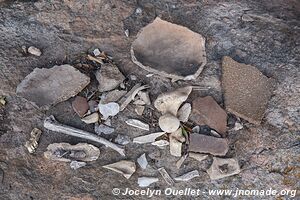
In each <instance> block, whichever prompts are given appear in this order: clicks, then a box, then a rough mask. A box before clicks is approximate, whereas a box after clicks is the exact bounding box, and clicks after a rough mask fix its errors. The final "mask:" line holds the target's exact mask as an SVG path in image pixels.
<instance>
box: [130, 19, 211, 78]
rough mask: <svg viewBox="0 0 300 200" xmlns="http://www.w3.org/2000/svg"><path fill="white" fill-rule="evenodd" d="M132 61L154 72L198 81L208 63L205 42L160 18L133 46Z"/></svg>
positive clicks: (200, 37)
mask: <svg viewBox="0 0 300 200" xmlns="http://www.w3.org/2000/svg"><path fill="white" fill-rule="evenodd" d="M131 58H132V61H133V62H134V63H135V64H137V65H138V66H139V67H141V68H143V69H145V70H147V71H149V72H150V73H155V74H158V75H161V76H164V77H168V78H172V79H185V80H191V79H195V78H196V77H198V76H199V74H200V73H201V71H202V70H203V67H204V65H205V64H206V53H205V39H204V38H203V37H202V36H201V35H200V34H198V33H195V32H193V31H191V30H189V29H188V28H186V27H183V26H180V25H176V24H173V23H170V22H167V21H164V20H161V19H160V18H158V17H157V18H156V19H155V20H154V21H153V22H152V23H150V24H148V25H147V26H146V27H144V28H143V29H142V30H141V31H140V32H139V34H138V36H137V39H136V40H135V41H134V42H133V44H132V46H131Z"/></svg>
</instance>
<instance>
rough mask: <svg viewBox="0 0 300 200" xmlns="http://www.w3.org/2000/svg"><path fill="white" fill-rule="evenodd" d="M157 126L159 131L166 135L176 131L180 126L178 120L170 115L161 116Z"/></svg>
mask: <svg viewBox="0 0 300 200" xmlns="http://www.w3.org/2000/svg"><path fill="white" fill-rule="evenodd" d="M158 124H159V127H160V128H161V130H163V131H165V132H167V133H172V132H174V131H176V130H177V129H178V128H179V126H180V122H179V120H178V119H177V118H176V117H175V116H174V115H172V114H170V113H167V114H165V115H162V116H161V117H160V118H159V120H158Z"/></svg>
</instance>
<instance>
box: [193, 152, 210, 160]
mask: <svg viewBox="0 0 300 200" xmlns="http://www.w3.org/2000/svg"><path fill="white" fill-rule="evenodd" d="M189 157H190V158H194V159H195V160H197V161H199V162H201V161H203V160H205V159H206V158H207V157H208V155H206V154H202V153H194V152H189Z"/></svg>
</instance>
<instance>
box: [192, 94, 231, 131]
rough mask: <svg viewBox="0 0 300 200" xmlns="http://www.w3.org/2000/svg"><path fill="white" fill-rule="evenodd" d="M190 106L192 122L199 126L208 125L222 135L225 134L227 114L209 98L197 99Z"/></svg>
mask: <svg viewBox="0 0 300 200" xmlns="http://www.w3.org/2000/svg"><path fill="white" fill-rule="evenodd" d="M192 104H193V105H192V107H193V109H192V114H191V116H190V119H191V120H192V121H194V122H195V123H197V124H199V125H208V126H209V127H210V128H212V129H215V130H216V131H217V132H219V133H221V134H223V135H224V134H225V133H226V129H227V113H226V112H225V111H224V110H223V109H222V108H221V107H220V106H219V105H218V103H217V102H216V101H215V100H214V99H213V98H212V97H211V96H206V97H199V98H197V99H195V100H194V101H193V103H192Z"/></svg>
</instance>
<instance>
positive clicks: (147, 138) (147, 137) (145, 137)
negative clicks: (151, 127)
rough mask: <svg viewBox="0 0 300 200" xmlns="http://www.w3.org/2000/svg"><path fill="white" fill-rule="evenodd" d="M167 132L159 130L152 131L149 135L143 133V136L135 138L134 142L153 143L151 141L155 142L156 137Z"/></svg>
mask: <svg viewBox="0 0 300 200" xmlns="http://www.w3.org/2000/svg"><path fill="white" fill-rule="evenodd" d="M165 133H166V132H157V133H151V134H148V135H143V136H140V137H136V138H134V139H133V142H134V143H139V144H145V143H151V142H154V141H155V139H156V138H158V137H160V136H162V135H164V134H165Z"/></svg>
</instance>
